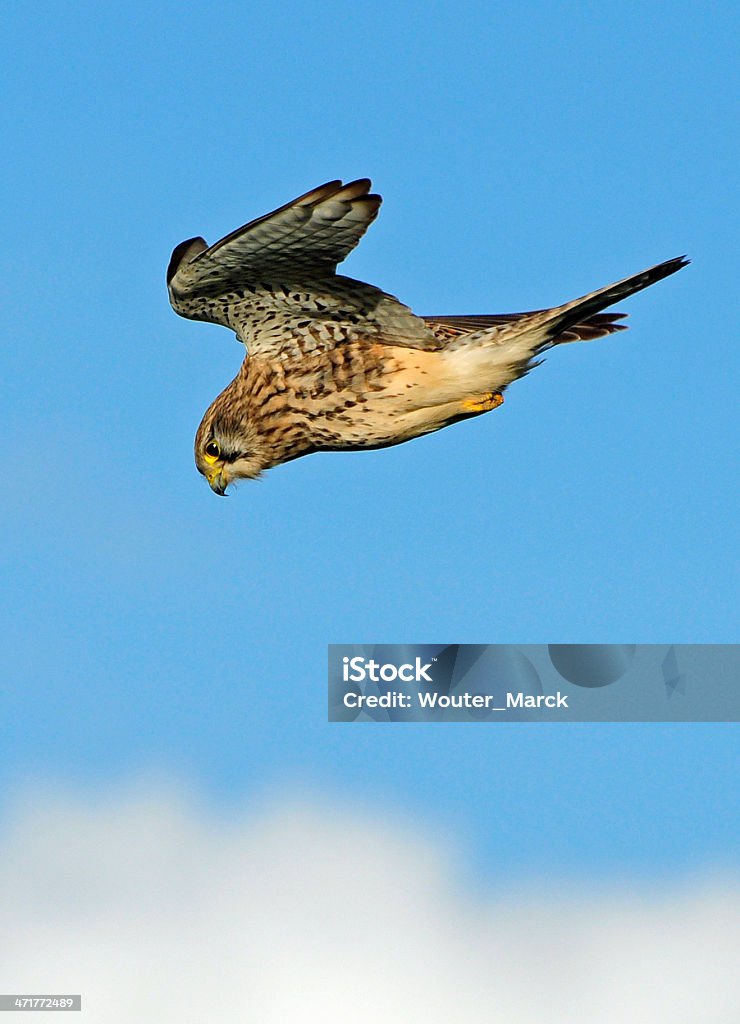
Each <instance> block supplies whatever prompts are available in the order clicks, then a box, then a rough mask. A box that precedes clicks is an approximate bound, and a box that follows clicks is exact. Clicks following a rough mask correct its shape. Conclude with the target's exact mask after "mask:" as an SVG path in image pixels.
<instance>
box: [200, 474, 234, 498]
mask: <svg viewBox="0 0 740 1024" xmlns="http://www.w3.org/2000/svg"><path fill="white" fill-rule="evenodd" d="M206 480H207V481H208V483H209V485H210V488H211V490H212V491H213V493H214V494H220V495H221V497H222V498H225V497H226V496H227V495H226V488H227V487H228V486H229V478H228V477H227V475H226V467H225V466H216V467H215V468H214V469H212V470H211V472H210V473H206Z"/></svg>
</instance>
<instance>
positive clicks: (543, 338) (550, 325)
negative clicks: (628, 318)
mask: <svg viewBox="0 0 740 1024" xmlns="http://www.w3.org/2000/svg"><path fill="white" fill-rule="evenodd" d="M689 262H690V261H689V260H688V259H687V258H686V257H685V256H677V257H676V258H675V259H672V260H666V261H665V263H658V264H657V265H656V266H654V267H650V268H648V270H643V271H642V273H640V274H633V276H632V277H626V278H625V279H624V280H623V281H617V282H616V283H615V284H610V285H607V286H606V287H605V288H599V289H598V290H597V291H595V292H590V293H589V294H588V295H583V296H581V298H579V299H573V300H572V301H571V302H566V303H565V304H564V305H562V306H555V307H554V308H553V309H546V310H543V311H542V312H541V313H537V314H534V315H533V316H532V317H531V318H530V319H528V320H526V321H525V320H521V321H519V322H518V323H517V327H518V328H519V330H520V331H522V332H525V331H526V332H527V334H530V333H531V334H534V335H539V341H538V343H537V347H536V349H535V353H536V352H541V351H542V349H543V348H548V347H549V346H550V345H554V344H557V343H558V342H559V341H560V336H561V335H564V334H567V332H568V330H569V329H570V328H572V327H575V326H576V325H577V324H580V323H582V322H583V321H584V320H588V318H589V317H592V316H594V314H596V313H600V312H601V310H602V309H606V308H607V306H612V305H614V303H615V302H621V300H622V299H626V298H627V296H629V295H634V293H635V292H639V291H642V289H643V288H648V287H649V286H650V285H651V284H655V282H656V281H662V280H663V278H664V277H670V275H671V274H675V273H676V271H677V270H681V268H682V267H685V266H686V265H687V264H688V263H689ZM532 340H534V339H532ZM562 340H564V341H565V340H567V341H570V340H571V339H570V338H563V339H562Z"/></svg>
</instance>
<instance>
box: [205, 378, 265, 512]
mask: <svg viewBox="0 0 740 1024" xmlns="http://www.w3.org/2000/svg"><path fill="white" fill-rule="evenodd" d="M230 387H231V386H230ZM229 392H230V388H227V389H226V391H224V392H222V394H220V395H219V396H218V398H217V399H216V401H215V402H214V403H213V404H212V405H211V407H210V408H209V409H208V411H207V412H206V414H205V416H204V417H203V419H202V421H201V424H200V426H199V427H198V433H197V434H196V435H195V465H196V466H197V468H198V472H199V473H202V474H203V476H204V477H205V478H206V480H207V481H208V483H209V485H210V487H211V490H212V491H214V493H215V494H222V495H223V494H226V488H227V487H228V486H229V484H231V483H233V482H234V481H235V480H242V479H245V478H246V479H251V480H253V479H255V478H256V477H258V476H259V475H260V473H261V472H262V470H263V469H265V468H266V465H267V462H266V460H265V459H264V458H263V456H262V445H261V443H260V439H259V436H258V433H257V431H256V430H255V429H254V428H253V427H252V426H251V425H250V422H249V419H248V417H247V415H246V411H244V410H242V408H241V407H240V405H239V404H238V403H237V402H236V401H235V400H234V397H233V396H232V395H230V393H229Z"/></svg>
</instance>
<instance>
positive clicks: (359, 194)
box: [167, 178, 439, 356]
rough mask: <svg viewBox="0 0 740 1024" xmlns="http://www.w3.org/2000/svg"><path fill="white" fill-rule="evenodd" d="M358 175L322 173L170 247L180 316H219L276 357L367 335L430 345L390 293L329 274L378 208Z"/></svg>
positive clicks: (429, 336)
mask: <svg viewBox="0 0 740 1024" xmlns="http://www.w3.org/2000/svg"><path fill="white" fill-rule="evenodd" d="M370 187H371V183H370V181H369V180H368V179H367V178H360V179H359V180H357V181H353V182H350V183H349V184H347V185H343V184H342V182H341V181H330V182H327V183H326V184H325V185H320V186H319V187H318V188H315V189H313V190H312V191H311V192H306V194H305V195H302V196H299V197H298V198H297V199H294V200H293V201H292V202H290V203H286V205H285V206H281V207H280V208H279V209H278V210H275V211H273V212H272V213H268V214H266V215H265V216H264V217H259V218H258V219H257V220H253V221H251V222H250V223H249V224H246V225H245V226H244V227H241V228H238V229H237V230H236V231H232V232H231V234H229V235H227V236H226V237H225V238H222V239H221V241H220V242H216V243H215V244H214V245H211V246H208V245H207V243H206V242H205V240H204V239H202V238H191V239H188V240H187V241H185V242H182V243H181V244H180V245H178V246H177V248H176V249H175V251H174V252H173V254H172V258H171V260H170V265H169V269H168V272H167V284H168V289H169V294H170V302H171V303H172V306H173V308H174V310H175V312H177V313H179V314H180V315H181V316H185V317H188V318H189V319H192V320H207V321H211V322H213V323H218V324H223V325H224V326H227V327H231V328H232V329H233V330H235V331H236V333H237V336H238V337H239V339H240V340H241V341H243V342H244V343H245V344H246V345H247V346H248V348H249V351H250V353H252V354H255V353H257V352H259V353H260V354H269V355H271V356H281V355H285V354H286V353H288V352H291V353H292V352H295V351H299V352H302V353H306V352H310V351H314V350H317V349H326V348H333V347H335V346H336V345H337V344H339V343H341V342H343V341H347V340H349V339H351V338H353V337H358V336H360V335H361V336H363V337H367V336H368V335H369V336H370V337H371V339H372V340H376V341H379V342H382V343H386V344H389V343H392V344H396V345H406V346H410V347H418V348H437V347H439V343H438V341H437V339H436V338H435V336H434V333H433V332H432V330H431V329H430V328H429V327H428V326H427V325H426V324H425V322H424V321H423V320H422V319H421V318H420V317H416V316H414V314H413V313H412V312H411V310H409V309H408V308H407V307H406V306H404V305H402V304H401V303H400V302H398V300H397V299H395V298H393V296H390V295H387V294H386V293H384V292H382V291H380V289H378V288H374V287H372V286H371V285H366V284H363V283H362V282H359V281H351V280H350V279H349V278H342V277H337V275H336V267H337V264H338V263H340V262H341V261H342V260H343V259H344V258H345V257H346V256H347V255H348V254H349V253H350V252H351V251H352V249H354V247H355V246H356V245H357V243H358V242H359V240H360V238H361V237H362V235H363V234H364V233H365V231H366V230H367V228H368V227H369V225H370V224H371V223H372V222H373V220H374V219H375V217H376V216H377V214H378V210H379V208H380V204H381V201H382V200H381V197H380V196H379V195H375V194H372V193H371V192H370Z"/></svg>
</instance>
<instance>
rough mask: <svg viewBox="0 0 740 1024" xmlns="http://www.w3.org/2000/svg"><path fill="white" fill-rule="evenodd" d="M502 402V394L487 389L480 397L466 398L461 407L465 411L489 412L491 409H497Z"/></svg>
mask: <svg viewBox="0 0 740 1024" xmlns="http://www.w3.org/2000/svg"><path fill="white" fill-rule="evenodd" d="M503 403H504V396H503V395H502V394H501V392H500V391H487V392H486V393H485V395H482V396H481V397H480V398H468V399H466V400H465V401H464V402H463V404H462V407H463V409H464V410H465V412H490V411H491V409H498V407H499V406H500V405H503Z"/></svg>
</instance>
